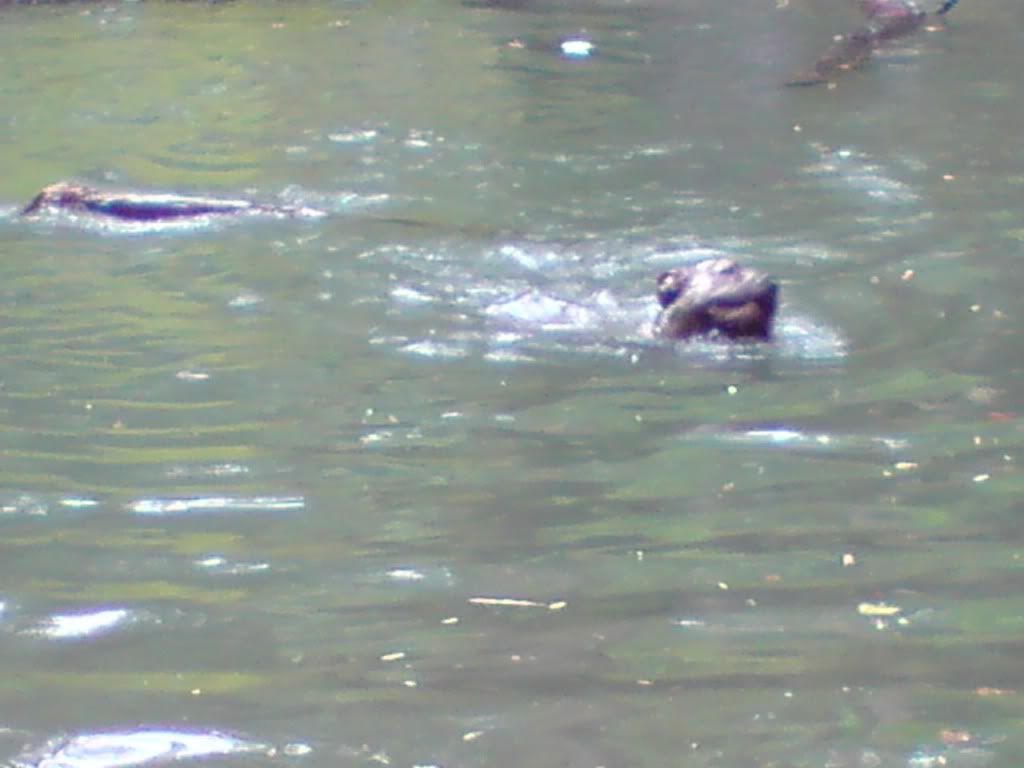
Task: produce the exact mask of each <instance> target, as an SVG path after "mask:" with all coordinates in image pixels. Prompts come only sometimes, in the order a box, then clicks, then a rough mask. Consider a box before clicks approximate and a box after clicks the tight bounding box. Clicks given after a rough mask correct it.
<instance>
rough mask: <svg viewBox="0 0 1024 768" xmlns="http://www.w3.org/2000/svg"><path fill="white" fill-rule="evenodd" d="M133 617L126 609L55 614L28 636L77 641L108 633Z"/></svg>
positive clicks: (30, 631) (29, 632)
mask: <svg viewBox="0 0 1024 768" xmlns="http://www.w3.org/2000/svg"><path fill="white" fill-rule="evenodd" d="M133 619H134V615H133V614H132V612H131V611H129V610H127V609H126V608H108V609H106V610H102V611H91V612H88V611H85V612H82V613H65V614H55V615H53V616H51V617H50V618H49V619H47V620H46V621H45V622H43V624H42V625H41V626H39V627H37V628H34V629H31V630H29V631H28V634H33V635H42V636H44V637H49V638H51V639H53V640H77V639H81V638H83V637H90V636H92V635H99V634H102V633H104V632H109V631H110V630H112V629H114V628H115V627H118V626H121V625H124V624H126V623H129V622H131V621H132V620H133Z"/></svg>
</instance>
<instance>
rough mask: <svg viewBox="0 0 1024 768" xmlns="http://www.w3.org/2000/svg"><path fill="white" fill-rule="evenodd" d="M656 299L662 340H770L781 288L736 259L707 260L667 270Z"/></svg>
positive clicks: (659, 281) (659, 277) (661, 276)
mask: <svg viewBox="0 0 1024 768" xmlns="http://www.w3.org/2000/svg"><path fill="white" fill-rule="evenodd" d="M657 296H658V303H659V304H661V307H662V310H661V313H660V314H659V315H658V320H657V323H656V327H657V331H658V333H659V334H660V335H662V336H666V337H668V338H671V339H688V338H690V337H693V336H704V335H720V336H722V337H724V338H726V339H754V340H758V339H760V340H763V339H768V338H770V337H771V333H772V321H773V320H774V318H775V309H776V304H777V299H778V286H777V285H776V284H775V282H774V281H773V280H772V279H771V278H769V277H768V276H767V275H765V274H764V273H763V272H759V271H758V270H756V269H752V268H750V267H743V266H740V265H739V264H737V263H736V262H735V261H733V260H732V259H707V260H705V261H698V262H696V263H695V264H690V265H687V266H684V267H677V268H675V269H670V270H668V271H667V272H662V273H661V274H660V275H658V279H657Z"/></svg>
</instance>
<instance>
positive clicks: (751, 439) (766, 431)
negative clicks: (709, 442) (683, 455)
mask: <svg viewBox="0 0 1024 768" xmlns="http://www.w3.org/2000/svg"><path fill="white" fill-rule="evenodd" d="M692 436H693V437H695V438H698V439H701V438H707V437H709V436H710V437H713V439H715V440H721V441H727V442H731V443H745V444H749V445H776V446H786V447H793V448H811V449H814V450H822V451H825V450H830V449H836V450H849V449H861V450H866V451H873V450H881V451H885V452H894V451H899V450H903V449H905V448H907V447H909V445H910V441H909V440H906V439H904V438H900V437H889V436H877V435H831V434H829V433H827V432H817V433H815V432H801V431H800V430H796V429H787V428H785V427H769V426H765V427H760V428H755V429H747V430H743V431H740V432H718V433H715V434H713V435H709V434H708V433H707V432H705V431H704V430H701V429H698V430H697V431H696V432H694V433H693V435H692Z"/></svg>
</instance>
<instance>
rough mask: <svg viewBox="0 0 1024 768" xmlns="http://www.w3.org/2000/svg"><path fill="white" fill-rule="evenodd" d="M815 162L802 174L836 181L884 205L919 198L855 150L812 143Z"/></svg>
mask: <svg viewBox="0 0 1024 768" xmlns="http://www.w3.org/2000/svg"><path fill="white" fill-rule="evenodd" d="M811 148H812V149H813V150H814V151H815V152H816V153H817V154H818V157H819V159H818V161H817V162H815V163H811V164H810V165H807V166H805V167H804V168H803V173H804V174H806V175H809V176H814V177H817V178H818V179H819V180H827V179H835V180H836V181H838V182H839V183H840V184H842V185H843V186H845V187H848V188H849V189H851V190H853V191H855V192H858V193H861V194H863V195H865V196H866V197H867V198H869V199H871V200H875V201H878V202H883V203H894V204H901V205H902V204H908V203H915V202H917V201H918V200H919V199H920V195H919V194H918V193H917V192H915V191H914V189H913V188H911V186H910V185H909V184H906V183H904V182H902V181H900V180H898V179H896V178H893V177H892V176H890V175H889V174H888V172H887V170H886V169H885V168H884V166H883V165H882V164H881V163H879V162H876V161H874V160H872V158H871V157H870V156H869V155H867V154H865V153H864V152H860V151H858V150H856V149H850V148H849V147H837V148H831V147H827V146H825V145H823V144H819V143H816V142H814V143H812V144H811Z"/></svg>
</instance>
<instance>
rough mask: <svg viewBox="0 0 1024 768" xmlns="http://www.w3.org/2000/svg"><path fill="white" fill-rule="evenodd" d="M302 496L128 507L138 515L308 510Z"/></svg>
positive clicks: (159, 501)
mask: <svg viewBox="0 0 1024 768" xmlns="http://www.w3.org/2000/svg"><path fill="white" fill-rule="evenodd" d="M305 506H306V500H305V499H304V498H303V497H302V496H250V497H244V496H194V497H189V498H182V499H164V498H149V499H136V500H135V501H132V502H129V503H128V504H127V505H125V508H126V509H127V510H128V511H129V512H132V513H134V514H136V515H152V516H160V515H191V514H203V513H207V512H293V511H295V510H300V509H304V508H305Z"/></svg>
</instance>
